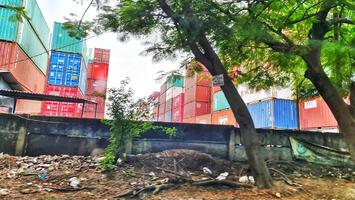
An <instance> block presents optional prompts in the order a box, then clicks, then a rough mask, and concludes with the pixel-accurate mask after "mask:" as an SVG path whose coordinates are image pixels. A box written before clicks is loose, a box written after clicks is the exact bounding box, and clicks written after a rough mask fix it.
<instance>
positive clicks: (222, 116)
mask: <svg viewBox="0 0 355 200" xmlns="http://www.w3.org/2000/svg"><path fill="white" fill-rule="evenodd" d="M211 117H212V124H220V125H233V126H237V121H236V119H235V117H234V115H233V112H232V110H231V109H226V110H222V111H218V112H212V116H211Z"/></svg>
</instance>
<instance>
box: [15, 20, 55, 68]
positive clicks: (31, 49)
mask: <svg viewBox="0 0 355 200" xmlns="http://www.w3.org/2000/svg"><path fill="white" fill-rule="evenodd" d="M17 42H18V44H19V45H20V47H21V48H22V50H23V51H24V52H25V53H26V54H27V56H28V57H31V59H32V61H33V62H34V63H35V65H36V66H37V67H38V68H39V69H40V70H41V71H42V72H43V73H44V74H46V72H47V64H48V58H49V55H48V52H47V51H46V49H45V48H44V46H43V45H42V43H41V41H40V40H39V38H38V37H37V35H36V33H35V32H34V30H33V28H32V27H31V25H30V23H28V21H27V20H24V21H23V23H20V26H19V32H18V37H17Z"/></svg>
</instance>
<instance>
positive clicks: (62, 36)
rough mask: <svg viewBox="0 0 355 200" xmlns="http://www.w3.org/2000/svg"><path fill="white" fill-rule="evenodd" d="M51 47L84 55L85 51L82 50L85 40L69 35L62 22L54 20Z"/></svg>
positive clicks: (55, 49)
mask: <svg viewBox="0 0 355 200" xmlns="http://www.w3.org/2000/svg"><path fill="white" fill-rule="evenodd" d="M51 48H52V50H54V51H61V52H68V53H78V54H82V55H86V52H83V51H84V49H85V42H83V40H78V39H76V38H74V37H70V36H69V33H68V31H67V30H65V29H64V28H63V24H62V23H58V22H54V28H53V36H52V46H51Z"/></svg>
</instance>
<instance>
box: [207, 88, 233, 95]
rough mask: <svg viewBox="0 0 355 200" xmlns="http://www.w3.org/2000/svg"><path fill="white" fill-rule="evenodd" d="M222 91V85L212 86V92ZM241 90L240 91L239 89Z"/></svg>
mask: <svg viewBox="0 0 355 200" xmlns="http://www.w3.org/2000/svg"><path fill="white" fill-rule="evenodd" d="M219 91H222V88H221V87H212V94H214V93H217V92H219ZM238 92H239V91H238Z"/></svg>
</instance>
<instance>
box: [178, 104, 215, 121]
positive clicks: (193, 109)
mask: <svg viewBox="0 0 355 200" xmlns="http://www.w3.org/2000/svg"><path fill="white" fill-rule="evenodd" d="M209 113H211V104H210V103H206V102H196V101H193V102H190V103H185V105H184V118H190V117H196V116H200V115H205V114H209Z"/></svg>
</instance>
